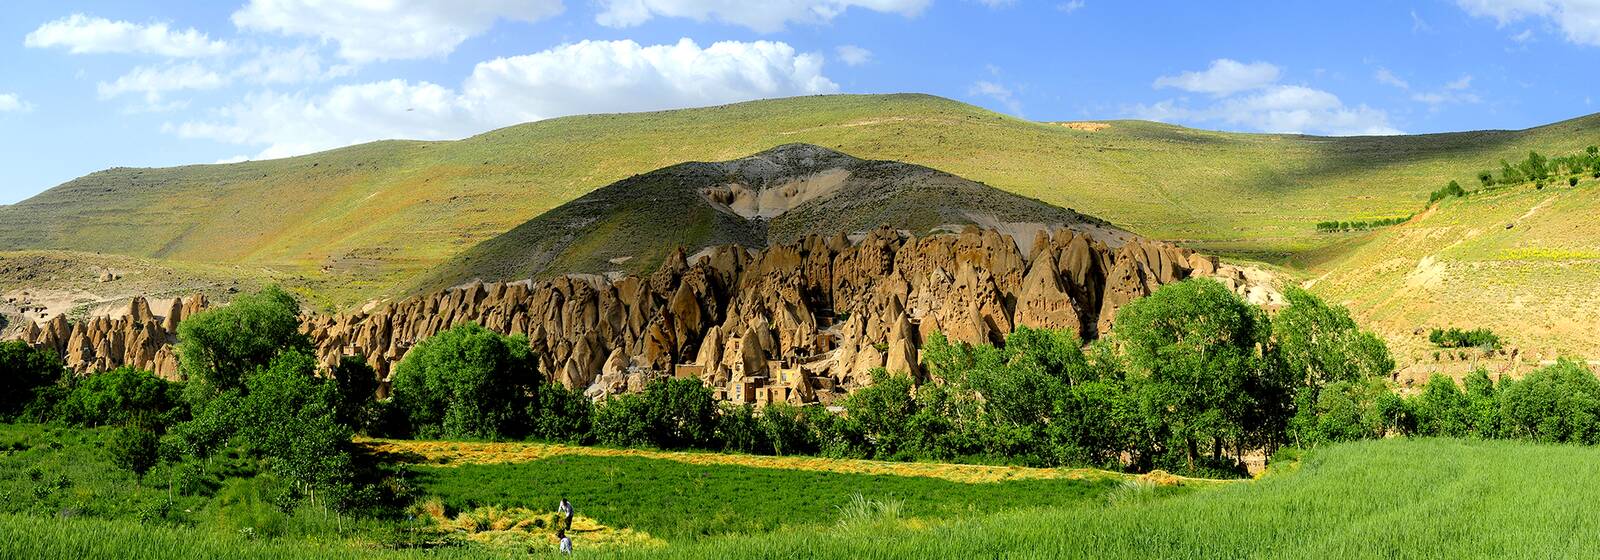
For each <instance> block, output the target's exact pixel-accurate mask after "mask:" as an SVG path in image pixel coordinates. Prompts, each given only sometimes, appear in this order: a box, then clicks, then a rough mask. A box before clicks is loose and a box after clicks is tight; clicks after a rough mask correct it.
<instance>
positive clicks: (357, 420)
mask: <svg viewBox="0 0 1600 560" xmlns="http://www.w3.org/2000/svg"><path fill="white" fill-rule="evenodd" d="M330 373H331V374H332V376H331V377H332V379H333V387H334V394H335V395H337V398H336V399H335V405H334V411H335V414H336V417H337V418H338V420H339V423H340V424H343V425H345V426H347V427H349V428H350V429H351V430H363V429H365V428H366V427H367V426H369V425H371V424H372V418H373V415H374V409H375V405H376V404H377V394H378V372H376V371H374V370H373V369H372V366H369V365H367V360H366V359H365V358H362V357H360V356H344V357H342V358H339V364H338V365H336V366H334V367H333V371H332V372H330Z"/></svg>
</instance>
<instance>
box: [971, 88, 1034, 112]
mask: <svg viewBox="0 0 1600 560" xmlns="http://www.w3.org/2000/svg"><path fill="white" fill-rule="evenodd" d="M967 95H974V96H979V97H987V98H989V99H993V100H995V101H996V102H998V103H999V104H1000V105H1001V106H1004V107H1005V108H1006V110H1007V111H1010V112H1011V114H1013V115H1021V114H1022V102H1021V101H1019V100H1017V94H1016V92H1014V91H1011V88H1009V87H1006V86H1005V85H1003V84H1000V83H996V82H991V81H988V80H978V81H977V82H973V84H972V86H971V87H968V88H967Z"/></svg>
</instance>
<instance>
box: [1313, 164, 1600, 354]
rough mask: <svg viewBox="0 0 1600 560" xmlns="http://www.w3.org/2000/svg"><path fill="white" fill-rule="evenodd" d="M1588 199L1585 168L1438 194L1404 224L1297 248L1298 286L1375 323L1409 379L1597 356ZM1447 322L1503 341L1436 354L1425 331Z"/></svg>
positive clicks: (1592, 183) (1595, 236) (1598, 271)
mask: <svg viewBox="0 0 1600 560" xmlns="http://www.w3.org/2000/svg"><path fill="white" fill-rule="evenodd" d="M1597 201H1600V180H1597V179H1594V178H1592V177H1585V178H1583V179H1582V180H1581V181H1580V182H1579V183H1578V185H1577V186H1575V187H1568V186H1567V185H1566V183H1565V181H1562V182H1561V183H1560V184H1559V185H1552V186H1548V187H1545V188H1543V189H1537V188H1535V187H1534V186H1533V185H1531V184H1524V185H1518V186H1515V187H1508V188H1504V189H1498V190H1491V191H1486V192H1481V193H1475V194H1472V195H1469V196H1467V197H1464V198H1456V199H1447V200H1446V201H1444V202H1442V203H1440V204H1439V205H1438V206H1437V207H1435V208H1434V209H1432V210H1429V211H1427V212H1424V213H1422V214H1420V215H1418V216H1417V217H1416V218H1414V219H1412V220H1411V221H1410V222H1408V223H1406V224H1402V225H1399V226H1395V227H1391V228H1386V229H1383V230H1379V231H1376V232H1371V233H1367V234H1362V235H1359V236H1356V237H1353V238H1350V239H1348V240H1346V241H1345V242H1343V243H1341V244H1340V245H1337V246H1334V247H1330V248H1328V249H1327V250H1324V251H1319V252H1314V253H1309V254H1307V255H1306V257H1305V258H1306V260H1305V262H1304V263H1303V264H1304V265H1306V267H1307V269H1308V271H1309V272H1308V273H1309V274H1310V275H1311V276H1312V278H1311V280H1309V281H1308V284H1309V285H1310V286H1311V288H1312V289H1313V290H1314V291H1316V292H1318V293H1321V294H1323V295H1325V296H1326V297H1328V298H1329V299H1331V300H1334V301H1339V302H1341V303H1344V304H1345V305H1347V306H1349V307H1350V309H1351V311H1353V312H1354V313H1355V314H1356V316H1357V318H1358V319H1359V320H1360V321H1361V322H1362V324H1364V325H1366V326H1367V327H1368V328H1372V329H1374V330H1376V331H1378V332H1381V333H1382V334H1383V335H1384V336H1385V338H1387V339H1388V340H1389V343H1390V345H1391V347H1393V348H1394V350H1395V353H1396V358H1397V361H1399V362H1400V363H1402V364H1409V365H1411V370H1410V371H1409V372H1408V373H1409V374H1410V375H1409V377H1411V378H1413V379H1416V378H1422V377H1425V376H1426V375H1427V374H1428V373H1431V372H1434V371H1443V372H1449V373H1458V374H1459V373H1464V372H1466V371H1467V370H1469V369H1470V368H1472V367H1475V366H1477V365H1486V366H1489V367H1490V368H1491V369H1494V370H1500V371H1508V372H1511V373H1515V372H1517V371H1519V370H1520V369H1522V368H1525V367H1526V365H1528V364H1531V363H1536V362H1541V361H1547V360H1554V359H1556V358H1557V357H1561V356H1566V357H1578V358H1584V359H1590V360H1593V359H1595V358H1600V329H1597V328H1596V327H1597V325H1600V293H1597V290H1596V288H1597V287H1600V220H1597V219H1596V216H1597V215H1600V213H1597V210H1600V205H1597ZM1449 327H1457V328H1462V329H1471V328H1480V327H1481V328H1488V329H1490V330H1492V331H1494V332H1495V333H1497V334H1498V335H1499V336H1500V337H1501V338H1502V339H1503V340H1504V341H1505V343H1506V347H1505V349H1504V351H1503V352H1498V353H1496V354H1495V355H1494V356H1490V357H1487V358H1486V357H1484V356H1482V355H1481V353H1480V352H1465V351H1442V352H1441V351H1440V350H1439V349H1437V348H1435V347H1433V346H1432V345H1431V344H1430V343H1429V342H1428V340H1427V332H1428V331H1430V330H1431V329H1434V328H1449ZM1512 352H1515V353H1516V355H1517V358H1518V359H1516V360H1512V359H1511V358H1512Z"/></svg>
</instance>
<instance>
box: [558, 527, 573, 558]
mask: <svg viewBox="0 0 1600 560" xmlns="http://www.w3.org/2000/svg"><path fill="white" fill-rule="evenodd" d="M556 538H558V539H561V553H562V554H567V555H570V554H572V539H570V538H567V532H566V531H563V530H560V529H557V530H556Z"/></svg>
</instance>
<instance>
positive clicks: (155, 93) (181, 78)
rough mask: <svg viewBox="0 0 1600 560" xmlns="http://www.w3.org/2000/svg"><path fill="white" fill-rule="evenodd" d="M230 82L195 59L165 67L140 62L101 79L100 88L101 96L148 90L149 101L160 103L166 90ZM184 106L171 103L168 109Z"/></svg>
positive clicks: (115, 95)
mask: <svg viewBox="0 0 1600 560" xmlns="http://www.w3.org/2000/svg"><path fill="white" fill-rule="evenodd" d="M225 85H228V79H227V78H225V77H223V76H222V75H220V74H217V73H216V72H214V71H211V70H207V69H206V68H204V67H202V66H200V65H199V64H195V63H193V62H188V63H183V64H169V65H167V66H164V67H159V68H158V67H152V66H139V67H136V68H134V69H133V70H131V71H129V72H128V73H127V74H123V75H122V76H120V77H118V78H117V79H116V81H113V82H100V84H99V86H98V87H97V90H98V91H99V93H100V98H101V99H111V98H114V97H117V96H120V95H122V94H125V93H142V94H144V99H145V103H147V104H149V105H151V106H152V108H154V107H156V106H158V105H159V104H160V102H161V96H162V94H165V93H167V92H173V91H181V90H208V89H216V88H219V87H222V86H225ZM173 108H180V107H178V106H169V107H168V109H173Z"/></svg>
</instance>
